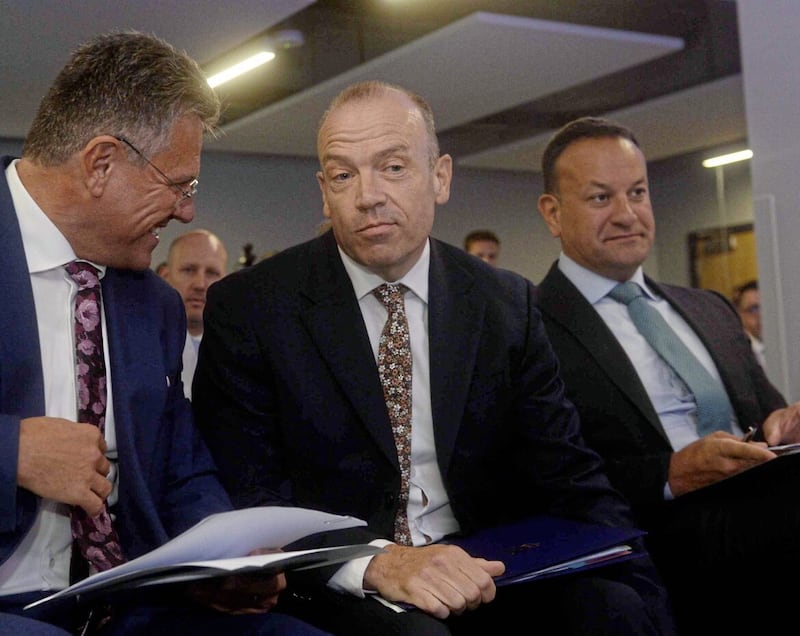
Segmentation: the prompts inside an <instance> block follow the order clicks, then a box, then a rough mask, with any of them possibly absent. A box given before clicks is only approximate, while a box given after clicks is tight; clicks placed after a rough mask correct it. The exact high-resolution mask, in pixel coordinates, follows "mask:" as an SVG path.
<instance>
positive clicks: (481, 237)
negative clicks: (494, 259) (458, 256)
mask: <svg viewBox="0 0 800 636" xmlns="http://www.w3.org/2000/svg"><path fill="white" fill-rule="evenodd" d="M476 241H494V242H495V243H497V244H498V245H500V239H499V238H497V234H495V233H494V232H492V231H491V230H474V231H473V232H470V233H469V234H467V235H466V237H464V249H465V250H468V249H469V246H470V245H472V244H473V243H475V242H476Z"/></svg>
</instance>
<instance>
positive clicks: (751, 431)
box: [742, 426, 756, 442]
mask: <svg viewBox="0 0 800 636" xmlns="http://www.w3.org/2000/svg"><path fill="white" fill-rule="evenodd" d="M755 434H756V427H755V426H750V427H748V428H747V430H746V431H745V433H744V437H743V438H742V441H743V442H751V441H753V436H754V435H755Z"/></svg>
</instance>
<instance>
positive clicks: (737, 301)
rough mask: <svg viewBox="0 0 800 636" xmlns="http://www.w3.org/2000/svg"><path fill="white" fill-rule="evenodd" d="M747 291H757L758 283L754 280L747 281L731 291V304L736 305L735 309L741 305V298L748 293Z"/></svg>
mask: <svg viewBox="0 0 800 636" xmlns="http://www.w3.org/2000/svg"><path fill="white" fill-rule="evenodd" d="M749 291H758V281H757V280H755V279H753V280H748V281H747V282H746V283H742V284H741V285H738V286H737V287H736V288H735V289H734V290H733V304H734V305H736V306H737V307H739V306H740V305H741V303H742V296H744V295H745V293H746V292H749Z"/></svg>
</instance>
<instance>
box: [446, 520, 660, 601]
mask: <svg viewBox="0 0 800 636" xmlns="http://www.w3.org/2000/svg"><path fill="white" fill-rule="evenodd" d="M644 534H645V532H644V531H643V530H639V529H637V528H619V527H608V526H602V525H596V524H589V523H582V522H578V521H572V520H568V519H560V518H556V517H548V516H537V517H530V518H527V519H523V520H522V521H518V522H515V523H511V524H507V525H503V526H499V527H496V528H487V529H484V530H480V531H478V532H476V533H475V534H472V535H470V536H468V537H458V538H450V539H448V541H447V542H448V543H452V544H455V545H458V546H461V547H462V548H464V550H466V551H467V552H468V553H469V554H470V555H472V556H474V557H483V558H485V559H489V560H492V561H502V562H503V563H505V565H506V571H505V573H504V574H503V575H502V576H499V577H497V579H495V583H496V584H497V585H508V584H510V583H518V582H522V581H529V580H533V579H541V578H546V577H552V576H560V575H563V574H568V573H570V572H576V571H579V570H586V569H588V568H594V567H599V566H601V565H606V564H610V563H617V562H619V561H622V560H626V559H631V558H634V557H637V556H641V555H642V552H640V551H638V550H637V549H635V548H634V545H633V544H632V543H631V542H632V541H633V540H634V539H636V538H637V537H641V536H643V535H644Z"/></svg>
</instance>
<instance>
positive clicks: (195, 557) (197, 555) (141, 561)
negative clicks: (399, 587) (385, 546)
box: [26, 506, 381, 609]
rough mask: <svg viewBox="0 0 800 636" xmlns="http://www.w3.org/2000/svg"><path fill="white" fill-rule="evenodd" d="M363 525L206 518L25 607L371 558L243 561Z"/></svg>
mask: <svg viewBox="0 0 800 636" xmlns="http://www.w3.org/2000/svg"><path fill="white" fill-rule="evenodd" d="M365 525H367V524H366V522H365V521H363V520H361V519H357V518H355V517H349V516H340V515H334V514H329V513H326V512H320V511H318V510H310V509H307V508H291V507H282V506H263V507H255V508H245V509H243V510H232V511H229V512H222V513H219V514H214V515H210V516H209V517H206V518H205V519H203V520H202V521H200V522H199V523H197V524H196V525H194V526H192V527H191V528H189V529H188V530H186V531H185V532H183V533H182V534H180V535H178V536H177V537H175V538H174V539H172V540H171V541H168V542H167V543H165V544H164V545H162V546H161V547H159V548H156V549H155V550H153V551H151V552H148V553H147V554H144V555H142V556H140V557H139V558H137V559H133V560H132V561H128V562H126V563H123V564H122V565H118V566H117V567H115V568H112V569H110V570H106V571H105V572H99V573H97V574H94V575H92V576H90V577H87V578H85V579H83V580H82V581H79V582H77V583H75V584H74V585H71V586H70V587H68V588H66V589H64V590H61V591H59V592H56V593H55V594H52V595H50V596H48V597H46V598H43V599H41V600H39V601H36V602H35V603H31V604H30V605H28V606H27V607H26V609H27V608H28V607H34V606H36V605H41V604H43V603H47V602H51V601H53V600H56V599H63V598H69V597H72V596H79V595H89V594H97V593H100V591H102V592H111V591H114V590H118V589H121V588H128V589H131V588H138V587H145V586H151V585H157V584H164V583H175V582H180V581H189V580H195V579H199V578H208V577H211V576H219V575H225V574H231V573H234V572H236V573H243V572H249V571H253V570H256V569H259V570H263V571H267V572H269V571H274V572H278V571H282V570H286V569H306V568H310V567H319V566H322V565H329V564H334V563H340V562H342V561H346V560H349V559H353V558H357V557H362V556H369V555H372V554H377V553H378V552H380V551H381V550H380V549H379V548H375V547H372V546H369V545H365V544H363V545H349V546H340V547H333V548H321V549H317V550H299V551H292V552H276V553H270V554H259V555H253V556H247V555H248V554H249V553H250V552H252V551H253V550H256V549H259V548H274V549H279V548H282V547H283V546H285V545H287V544H289V543H292V542H293V541H296V540H298V539H301V538H303V537H305V536H308V535H311V534H316V533H318V532H327V531H331V530H337V529H343V528H352V527H356V526H365Z"/></svg>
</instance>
